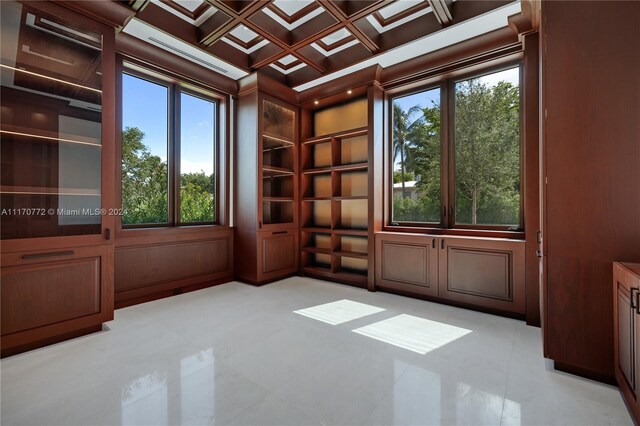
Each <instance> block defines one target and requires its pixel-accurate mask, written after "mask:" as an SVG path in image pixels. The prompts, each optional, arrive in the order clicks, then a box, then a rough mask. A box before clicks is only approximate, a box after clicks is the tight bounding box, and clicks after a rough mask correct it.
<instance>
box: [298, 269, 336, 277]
mask: <svg viewBox="0 0 640 426" xmlns="http://www.w3.org/2000/svg"><path fill="white" fill-rule="evenodd" d="M302 271H303V272H304V273H305V274H312V275H319V276H322V277H325V278H331V277H333V276H334V273H333V272H331V268H329V267H326V268H325V267H322V266H305V267H303V268H302Z"/></svg>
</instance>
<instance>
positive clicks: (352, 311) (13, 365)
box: [1, 278, 631, 425]
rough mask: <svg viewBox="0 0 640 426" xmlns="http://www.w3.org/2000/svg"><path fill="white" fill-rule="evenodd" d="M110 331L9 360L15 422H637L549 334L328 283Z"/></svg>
mask: <svg viewBox="0 0 640 426" xmlns="http://www.w3.org/2000/svg"><path fill="white" fill-rule="evenodd" d="M332 302H340V303H332ZM354 302H356V303H354ZM294 311H298V312H297V313H294ZM353 318H355V319H353ZM334 323H335V325H334ZM107 326H108V328H109V330H108V331H103V332H101V333H97V334H93V335H90V336H85V337H82V338H78V339H75V340H73V341H68V342H64V343H61V344H58V345H54V346H50V347H47V348H43V349H39V350H36V351H32V352H29V353H25V354H21V355H17V356H14V357H11V358H7V359H4V360H2V362H1V366H2V377H1V379H2V424H3V425H13V424H24V425H36V424H46V425H55V424H61V425H62V424H64V425H71V424H79V425H89V424H105V425H106V424H108V425H116V424H138V425H143V424H144V425H164V424H232V425H314V424H341V425H342V424H344V425H347V424H348V425H358V424H365V425H390V424H412V425H417V424H469V425H480V424H492V425H498V424H505V425H520V424H535V425H548V424H576V425H579V424H580V425H581V424H585V425H587V424H589V425H603V424H631V419H630V417H629V415H628V413H627V411H626V409H625V407H624V405H623V402H622V399H621V398H620V396H619V394H618V391H617V389H616V388H613V387H610V386H606V385H602V384H599V383H595V382H591V381H588V380H584V379H580V378H578V377H574V376H571V375H568V374H563V373H559V372H555V371H550V370H548V369H545V362H544V361H543V358H542V355H541V340H540V330H539V329H537V328H532V327H527V326H526V325H525V324H524V323H523V322H520V321H516V320H511V319H507V318H501V317H497V316H493V315H487V314H482V313H477V312H473V311H468V310H463V309H457V308H452V307H449V306H444V305H438V304H434V303H429V302H425V301H420V300H415V299H409V298H404V297H400V296H395V295H391V294H386V293H382V292H376V293H370V292H367V291H365V290H361V289H356V288H352V287H348V286H342V285H338V284H333V283H328V282H324V281H316V280H312V279H307V278H290V279H287V280H283V281H280V282H277V283H272V284H269V285H266V286H263V287H252V286H248V285H244V284H239V283H230V284H224V285H221V286H218V287H213V288H210V289H206V290H202V291H198V292H194V293H188V294H184V295H181V296H177V297H173V298H170V299H163V300H159V301H156V302H151V303H146V304H143V305H138V306H133V307H130V308H126V309H121V310H118V311H116V318H115V321H112V322H110V323H108V324H107ZM354 330H357V332H354ZM427 340H428V342H427V343H425V342H426V341H427Z"/></svg>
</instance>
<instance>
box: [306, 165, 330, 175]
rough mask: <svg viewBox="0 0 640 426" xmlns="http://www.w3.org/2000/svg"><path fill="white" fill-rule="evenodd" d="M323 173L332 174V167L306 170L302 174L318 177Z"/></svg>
mask: <svg viewBox="0 0 640 426" xmlns="http://www.w3.org/2000/svg"><path fill="white" fill-rule="evenodd" d="M322 173H325V174H329V173H331V167H330V166H327V167H317V168H314V169H305V170H303V171H302V174H305V175H316V174H322Z"/></svg>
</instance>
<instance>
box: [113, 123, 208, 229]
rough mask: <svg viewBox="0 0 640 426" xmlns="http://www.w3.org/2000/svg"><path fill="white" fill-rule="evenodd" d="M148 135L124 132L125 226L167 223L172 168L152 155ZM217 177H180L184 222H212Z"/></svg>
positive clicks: (131, 129) (134, 130) (133, 129)
mask: <svg viewBox="0 0 640 426" xmlns="http://www.w3.org/2000/svg"><path fill="white" fill-rule="evenodd" d="M143 140H144V132H142V131H141V130H140V129H138V128H137V127H126V128H125V129H124V131H123V132H122V207H123V210H124V214H123V216H122V223H123V224H125V225H128V224H152V223H167V222H168V221H169V217H168V199H167V197H168V181H169V175H168V167H167V162H166V161H162V159H161V158H160V157H158V156H157V155H153V154H151V152H150V151H149V147H147V146H146V145H145V144H144V142H143ZM214 189H215V177H214V175H213V174H211V175H207V174H206V173H205V172H204V171H201V172H198V173H183V174H181V176H180V221H181V222H182V223H189V222H212V221H213V220H214V211H215V199H214V194H215V191H214Z"/></svg>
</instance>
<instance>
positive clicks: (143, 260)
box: [115, 237, 231, 292]
mask: <svg viewBox="0 0 640 426" xmlns="http://www.w3.org/2000/svg"><path fill="white" fill-rule="evenodd" d="M230 264H231V252H230V244H229V238H228V237H221V238H216V239H211V240H203V241H185V242H180V243H164V244H155V245H150V246H132V247H124V248H119V249H117V250H116V253H115V288H116V292H121V291H125V290H131V289H133V288H137V287H144V286H150V285H154V284H158V283H164V282H167V281H175V280H179V279H184V278H191V277H199V276H207V275H211V274H216V273H220V272H225V271H227V270H229V269H230Z"/></svg>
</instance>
